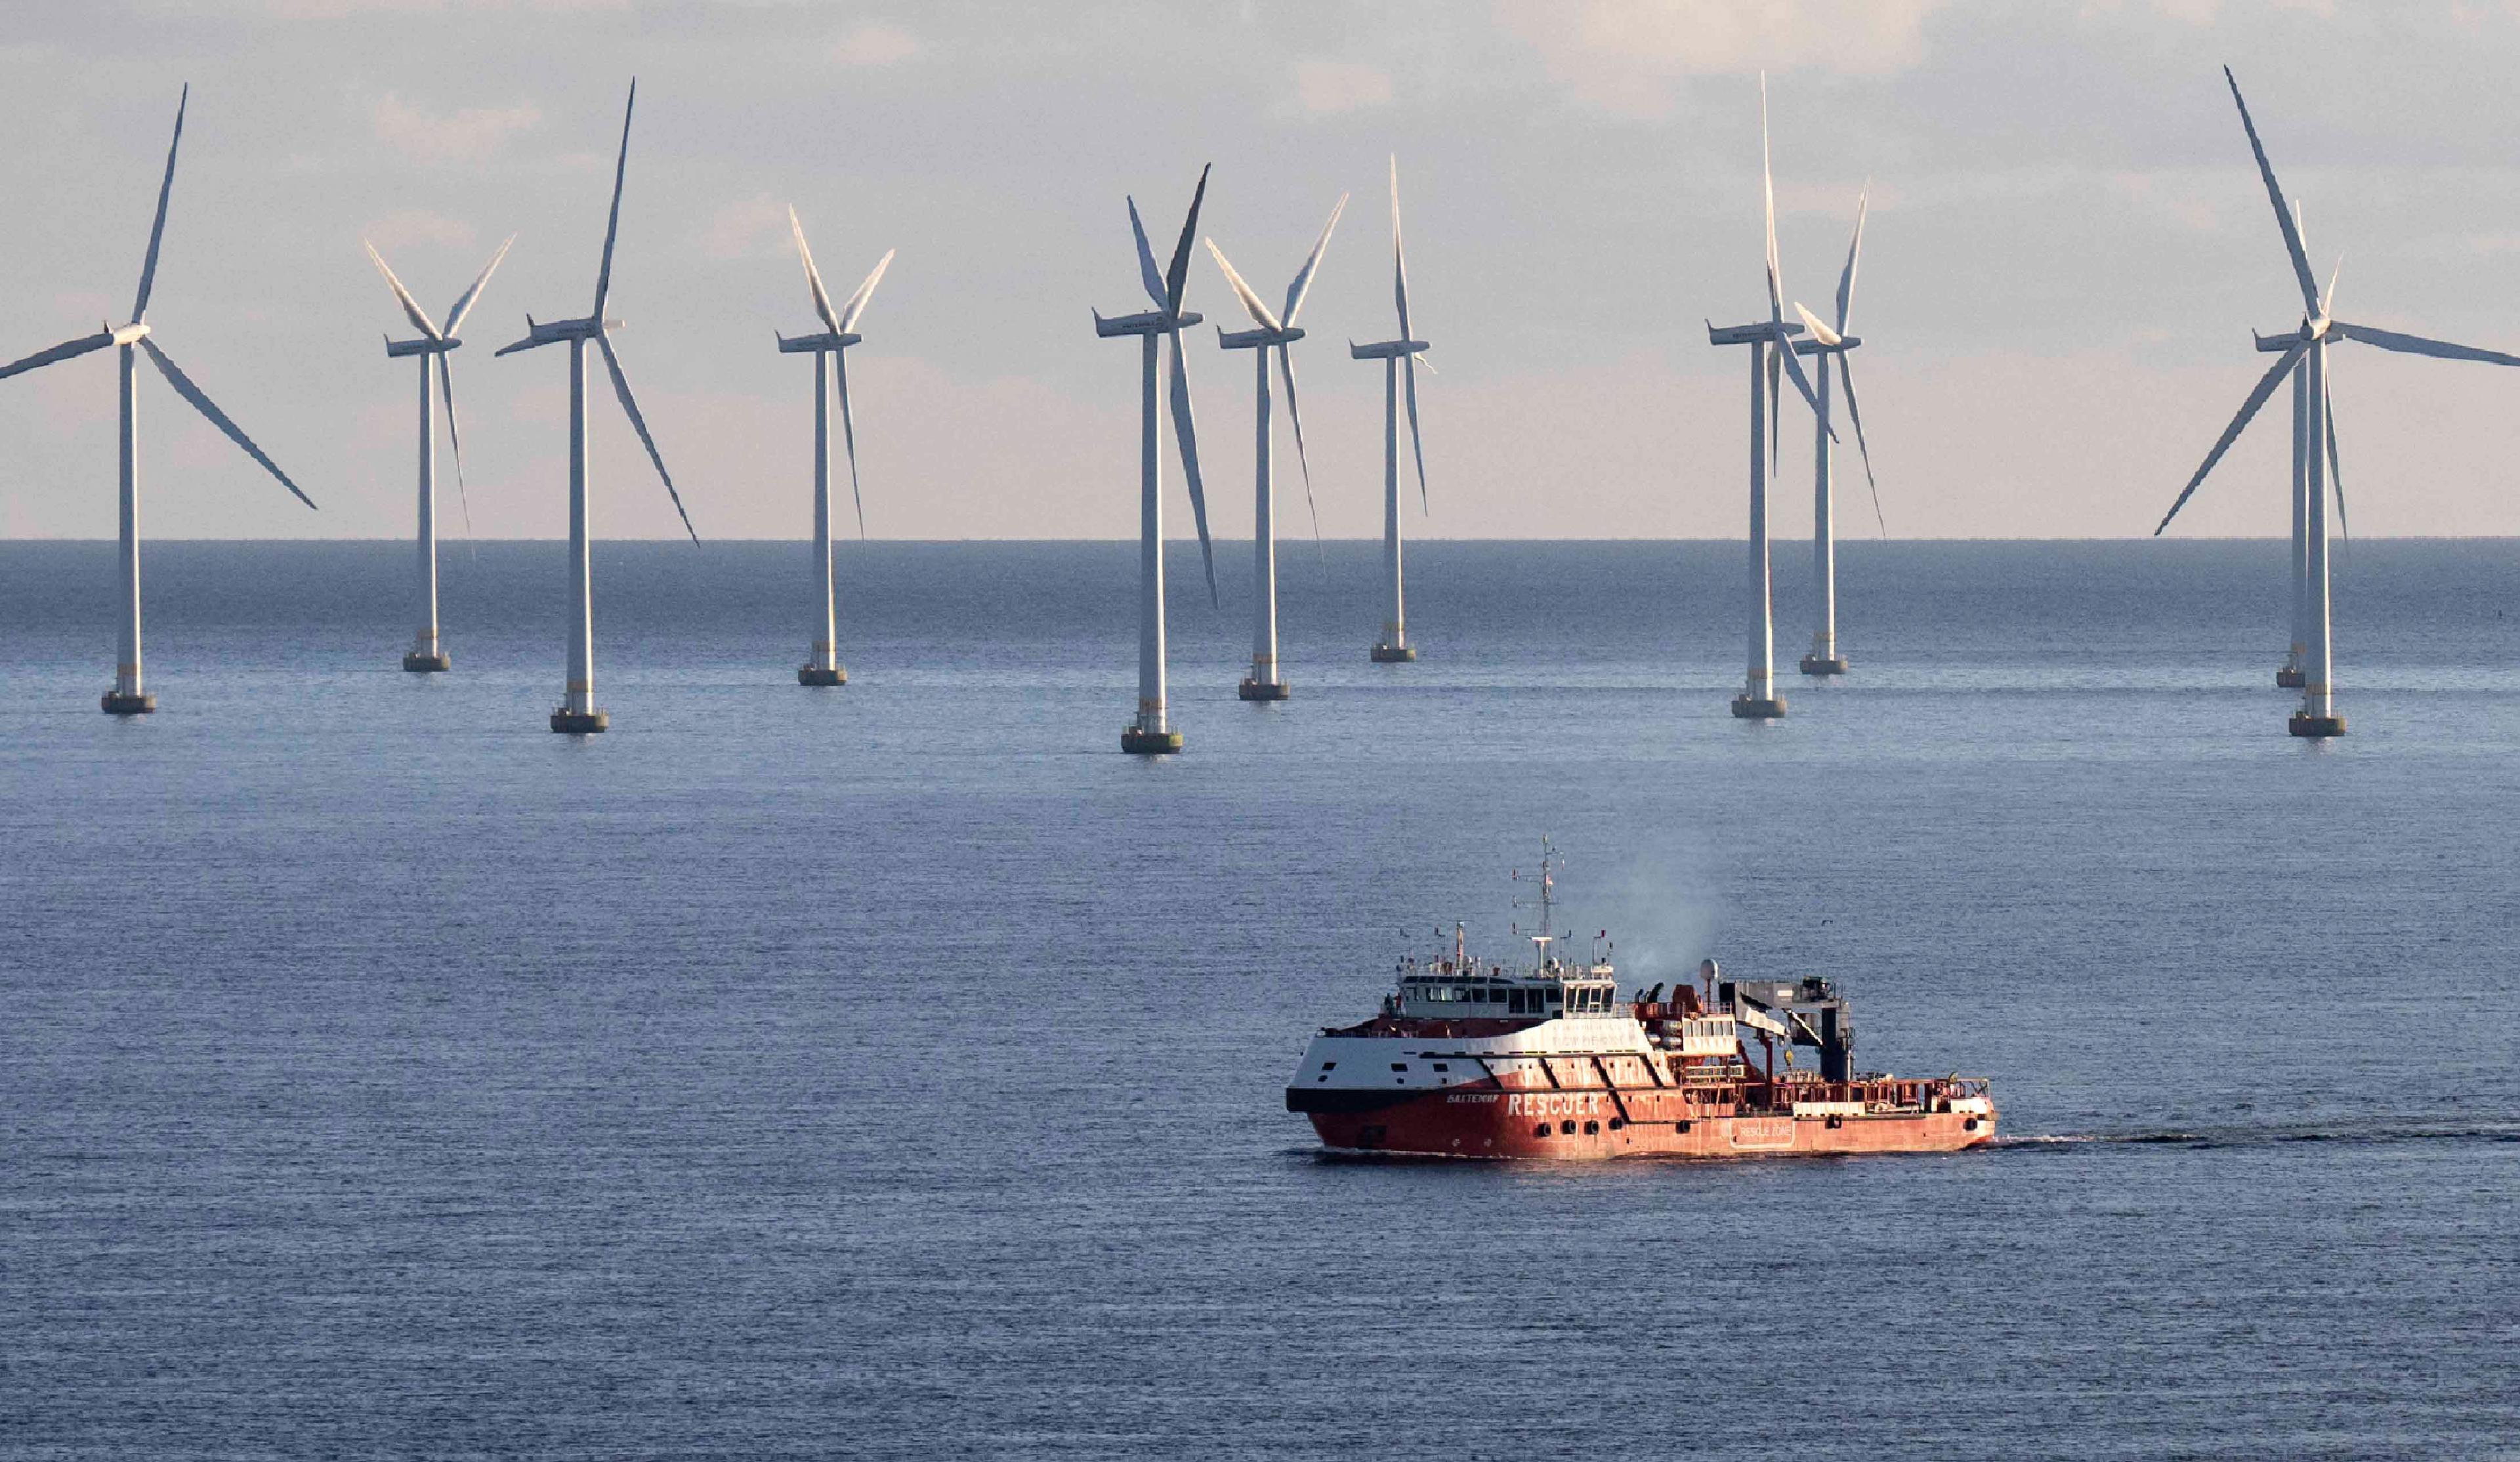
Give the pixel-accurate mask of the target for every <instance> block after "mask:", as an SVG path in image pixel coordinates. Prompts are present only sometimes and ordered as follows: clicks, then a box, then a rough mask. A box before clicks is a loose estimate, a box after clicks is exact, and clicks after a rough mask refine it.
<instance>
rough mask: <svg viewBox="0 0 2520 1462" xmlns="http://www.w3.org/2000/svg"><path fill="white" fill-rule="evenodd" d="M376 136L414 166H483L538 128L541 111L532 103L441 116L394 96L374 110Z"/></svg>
mask: <svg viewBox="0 0 2520 1462" xmlns="http://www.w3.org/2000/svg"><path fill="white" fill-rule="evenodd" d="M374 117H375V123H376V131H377V137H378V138H379V139H380V140H381V141H382V142H384V143H385V144H386V145H387V146H389V147H391V148H393V149H394V150H395V151H397V152H399V153H401V154H402V155H404V156H406V157H409V158H410V159H411V160H412V161H414V162H419V163H424V164H429V165H437V166H443V165H445V164H448V163H458V162H479V161H481V160H482V159H483V158H486V157H488V156H489V155H491V154H492V153H494V152H497V151H498V150H499V148H500V146H501V144H503V143H505V142H506V141H507V140H508V138H509V137H510V136H511V135H513V134H515V133H517V132H521V131H523V130H525V129H526V128H528V127H532V126H535V125H537V124H539V123H540V122H541V121H542V119H543V113H542V109H541V108H539V107H536V106H535V105H534V104H533V103H531V102H520V103H518V104H517V105H516V106H514V107H467V108H465V109H463V110H462V111H454V112H449V113H446V114H442V115H441V114H439V113H436V112H432V111H427V110H426V109H425V108H421V107H418V106H414V105H412V104H410V103H407V102H405V101H403V99H402V98H401V97H399V96H397V95H395V94H394V93H392V92H387V93H385V95H384V96H383V97H382V98H381V99H380V100H379V101H378V102H377V105H376V109H375V113H374Z"/></svg>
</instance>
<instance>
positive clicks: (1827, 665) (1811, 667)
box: [1803, 653, 1846, 675]
mask: <svg viewBox="0 0 2520 1462" xmlns="http://www.w3.org/2000/svg"><path fill="white" fill-rule="evenodd" d="M1803 674H1805V675H1844V674H1846V656H1844V655H1821V654H1818V653H1813V654H1808V655H1805V656H1803Z"/></svg>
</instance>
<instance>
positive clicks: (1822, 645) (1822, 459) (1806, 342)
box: [1794, 190, 1889, 675]
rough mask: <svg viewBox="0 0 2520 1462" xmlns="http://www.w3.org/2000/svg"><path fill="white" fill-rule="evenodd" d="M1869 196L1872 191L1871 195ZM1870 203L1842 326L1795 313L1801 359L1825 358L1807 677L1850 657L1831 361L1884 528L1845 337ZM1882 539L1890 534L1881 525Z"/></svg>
mask: <svg viewBox="0 0 2520 1462" xmlns="http://www.w3.org/2000/svg"><path fill="white" fill-rule="evenodd" d="M1867 192H1869V190H1867ZM1866 202H1867V199H1865V198H1863V197H1859V198H1857V199H1856V200H1855V238H1854V240H1853V241H1852V242H1850V243H1849V244H1847V245H1846V268H1845V270H1844V271H1842V272H1841V273H1840V274H1839V275H1838V277H1837V324H1836V325H1835V326H1833V327H1832V326H1827V325H1823V324H1822V323H1821V322H1820V320H1819V319H1818V318H1817V317H1815V316H1814V315H1813V314H1812V312H1811V311H1809V310H1806V309H1804V308H1803V307H1802V306H1801V305H1799V304H1797V305H1795V306H1794V312H1795V313H1796V314H1798V315H1800V316H1802V320H1803V327H1804V329H1806V330H1808V331H1810V332H1811V333H1810V334H1809V335H1808V336H1806V337H1805V338H1803V339H1799V340H1796V341H1795V342H1794V353H1795V354H1797V355H1815V356H1818V357H1820V375H1819V377H1818V378H1817V379H1816V380H1815V381H1814V382H1813V383H1814V384H1815V385H1817V386H1818V387H1819V388H1820V389H1819V396H1820V399H1819V401H1818V403H1817V406H1816V413H1815V415H1814V417H1813V422H1814V426H1813V430H1812V577H1813V580H1814V581H1815V583H1816V584H1817V586H1818V588H1819V591H1820V594H1819V603H1818V605H1817V613H1818V620H1817V623H1815V624H1814V626H1813V628H1812V647H1811V653H1809V654H1807V655H1805V656H1803V660H1802V672H1803V674H1805V675H1844V674H1846V656H1844V655H1842V654H1839V653H1838V650H1837V527H1836V517H1835V508H1836V504H1835V502H1834V501H1833V497H1834V483H1833V481H1832V480H1831V475H1830V472H1829V457H1830V451H1829V441H1830V438H1831V437H1833V436H1834V435H1835V434H1836V433H1835V430H1834V428H1833V427H1832V426H1831V425H1830V423H1829V361H1830V360H1831V359H1832V358H1834V359H1835V360H1836V362H1837V378H1838V379H1840V380H1842V381H1844V382H1845V383H1846V415H1847V417H1848V418H1849V419H1850V420H1852V421H1854V423H1855V445H1856V450H1857V452H1858V453H1859V454H1860V455H1861V456H1862V457H1863V459H1864V481H1865V484H1866V485H1867V486H1868V487H1870V488H1871V489H1872V518H1873V521H1874V522H1875V523H1880V522H1881V489H1880V487H1879V485H1878V484H1876V483H1874V482H1873V480H1872V448H1871V447H1870V445H1869V444H1868V443H1867V442H1866V441H1865V440H1864V412H1863V410H1862V409H1861V408H1860V407H1858V406H1857V405H1856V401H1855V367H1854V365H1853V364H1852V363H1851V362H1849V361H1848V360H1847V356H1848V354H1849V353H1850V352H1852V351H1853V350H1854V349H1855V348H1856V347H1857V346H1859V345H1861V344H1863V343H1864V341H1863V340H1862V339H1861V338H1859V337H1857V336H1855V335H1850V334H1848V333H1847V332H1846V316H1847V311H1848V309H1849V308H1850V307H1851V306H1852V305H1853V304H1854V302H1855V261H1856V257H1857V255H1859V254H1861V253H1862V252H1863V251H1864V214H1865V206H1866ZM1882 532H1883V535H1884V536H1885V537H1886V536H1887V535H1888V533H1889V529H1888V526H1887V525H1886V524H1883V525H1882Z"/></svg>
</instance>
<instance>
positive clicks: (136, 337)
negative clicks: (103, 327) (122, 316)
mask: <svg viewBox="0 0 2520 1462" xmlns="http://www.w3.org/2000/svg"><path fill="white" fill-rule="evenodd" d="M106 333H107V334H109V335H111V336H112V340H113V343H114V344H116V345H137V344H139V343H140V342H141V340H142V339H144V338H146V337H147V335H148V333H149V327H148V326H146V325H143V324H141V323H140V322H139V321H137V320H134V321H132V322H131V323H130V324H129V325H126V326H123V327H122V328H121V329H119V330H112V331H108V332H106Z"/></svg>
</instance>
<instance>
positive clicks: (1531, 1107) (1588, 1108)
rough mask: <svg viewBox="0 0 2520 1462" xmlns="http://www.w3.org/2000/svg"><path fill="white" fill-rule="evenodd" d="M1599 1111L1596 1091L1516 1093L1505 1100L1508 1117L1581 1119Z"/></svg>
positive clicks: (1599, 1104)
mask: <svg viewBox="0 0 2520 1462" xmlns="http://www.w3.org/2000/svg"><path fill="white" fill-rule="evenodd" d="M1600 1110H1601V1093H1600V1092H1598V1091H1517V1092H1515V1093H1513V1094H1512V1095H1509V1096H1508V1097H1507V1098H1506V1099H1505V1114H1506V1115H1507V1116H1508V1117H1515V1116H1521V1117H1581V1116H1584V1115H1585V1114H1587V1113H1597V1112H1598V1111H1600Z"/></svg>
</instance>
